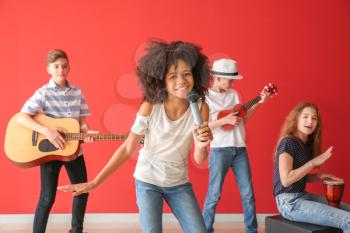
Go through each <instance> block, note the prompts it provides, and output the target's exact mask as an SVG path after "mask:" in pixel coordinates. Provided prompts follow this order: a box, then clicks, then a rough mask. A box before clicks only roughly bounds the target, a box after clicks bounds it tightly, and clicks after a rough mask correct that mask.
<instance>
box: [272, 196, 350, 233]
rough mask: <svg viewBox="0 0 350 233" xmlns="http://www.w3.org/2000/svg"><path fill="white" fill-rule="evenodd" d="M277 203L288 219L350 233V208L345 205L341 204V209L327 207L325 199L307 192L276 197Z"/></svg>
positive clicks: (282, 213)
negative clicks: (335, 228)
mask: <svg viewBox="0 0 350 233" xmlns="http://www.w3.org/2000/svg"><path fill="white" fill-rule="evenodd" d="M276 203H277V208H278V210H279V212H280V213H281V215H282V216H283V217H284V218H286V219H289V220H292V221H297V222H306V223H313V224H318V225H323V226H331V227H337V228H341V229H342V230H343V232H344V233H350V206H349V205H347V204H345V203H341V205H340V208H341V209H338V208H334V207H331V206H329V205H327V200H326V199H325V198H323V197H321V196H317V195H314V194H310V193H307V192H303V193H281V194H279V195H277V196H276Z"/></svg>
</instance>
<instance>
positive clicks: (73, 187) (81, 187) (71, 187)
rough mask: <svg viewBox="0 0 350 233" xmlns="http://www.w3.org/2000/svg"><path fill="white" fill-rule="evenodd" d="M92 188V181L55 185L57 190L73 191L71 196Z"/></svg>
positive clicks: (93, 186)
mask: <svg viewBox="0 0 350 233" xmlns="http://www.w3.org/2000/svg"><path fill="white" fill-rule="evenodd" d="M93 188H95V185H94V184H93V183H92V182H87V183H79V184H68V185H62V186H58V187H57V189H58V190H61V191H63V192H73V196H78V195H80V194H82V193H87V192H89V191H91V190H92V189H93Z"/></svg>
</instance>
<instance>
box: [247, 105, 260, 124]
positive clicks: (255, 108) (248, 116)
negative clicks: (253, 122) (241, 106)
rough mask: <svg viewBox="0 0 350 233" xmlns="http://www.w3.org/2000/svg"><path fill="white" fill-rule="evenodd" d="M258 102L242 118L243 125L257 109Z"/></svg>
mask: <svg viewBox="0 0 350 233" xmlns="http://www.w3.org/2000/svg"><path fill="white" fill-rule="evenodd" d="M260 104H261V103H260V102H259V103H257V104H255V105H254V106H253V107H251V108H250V109H249V110H248V111H247V115H246V116H245V117H243V123H244V124H246V123H247V122H248V121H249V120H250V118H251V117H252V116H253V114H254V113H255V111H256V110H257V109H258V107H259V106H260Z"/></svg>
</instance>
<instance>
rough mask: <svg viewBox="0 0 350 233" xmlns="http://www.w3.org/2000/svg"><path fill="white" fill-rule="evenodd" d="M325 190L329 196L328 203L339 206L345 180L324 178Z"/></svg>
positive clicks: (327, 196)
mask: <svg viewBox="0 0 350 233" xmlns="http://www.w3.org/2000/svg"><path fill="white" fill-rule="evenodd" d="M323 191H324V194H325V196H326V198H327V201H328V205H330V206H333V207H336V208H339V205H340V202H341V199H342V197H343V192H344V182H342V181H334V180H324V181H323Z"/></svg>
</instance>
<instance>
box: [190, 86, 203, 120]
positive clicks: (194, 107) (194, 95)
mask: <svg viewBox="0 0 350 233" xmlns="http://www.w3.org/2000/svg"><path fill="white" fill-rule="evenodd" d="M198 99H199V95H198V94H197V92H196V91H193V90H192V91H190V93H188V94H187V100H188V102H189V103H190V107H191V111H192V115H193V118H194V123H195V124H196V125H201V124H202V123H203V121H202V118H201V114H200V113H199V108H198V103H197V100H198Z"/></svg>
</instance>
